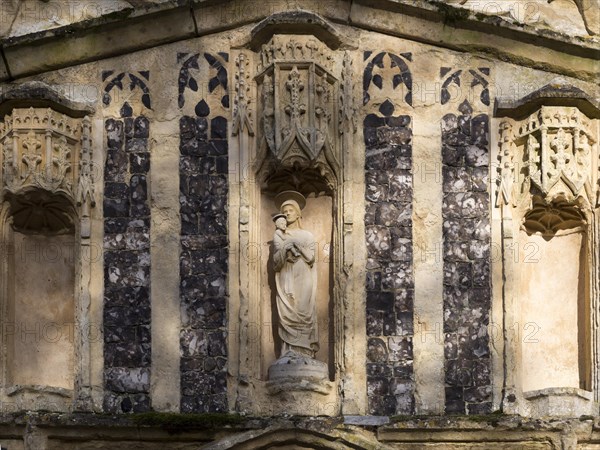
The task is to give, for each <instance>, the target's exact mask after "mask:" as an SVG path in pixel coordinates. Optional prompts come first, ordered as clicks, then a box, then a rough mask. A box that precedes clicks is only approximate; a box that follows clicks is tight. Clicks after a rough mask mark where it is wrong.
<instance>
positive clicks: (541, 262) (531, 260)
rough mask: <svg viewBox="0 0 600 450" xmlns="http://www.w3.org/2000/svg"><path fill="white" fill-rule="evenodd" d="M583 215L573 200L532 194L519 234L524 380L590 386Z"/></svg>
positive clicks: (540, 385) (537, 386)
mask: <svg viewBox="0 0 600 450" xmlns="http://www.w3.org/2000/svg"><path fill="white" fill-rule="evenodd" d="M585 224H586V221H585V217H584V216H583V214H582V213H581V211H580V210H579V208H578V207H577V206H576V205H569V204H567V203H566V202H560V201H555V202H552V203H551V204H545V203H544V202H543V201H542V200H541V199H540V198H534V202H533V207H532V208H531V209H530V210H529V211H528V212H527V213H526V214H525V217H524V222H523V226H522V228H521V231H520V234H519V241H520V249H522V250H523V254H522V255H521V258H520V260H521V261H520V262H521V264H520V270H519V275H520V286H519V294H520V295H519V296H520V298H521V299H522V301H521V307H520V313H521V324H520V326H519V328H520V332H521V333H522V338H521V342H522V347H521V348H522V367H523V371H522V385H523V391H524V392H530V391H537V390H541V389H549V388H576V389H577V388H579V389H584V390H590V389H591V386H590V384H591V383H590V376H591V369H590V357H589V354H590V339H591V336H590V320H589V317H590V314H591V311H590V306H589V291H588V288H587V286H588V284H589V274H588V267H587V258H586V254H587V246H588V244H587V242H588V239H587V232H586V225H585Z"/></svg>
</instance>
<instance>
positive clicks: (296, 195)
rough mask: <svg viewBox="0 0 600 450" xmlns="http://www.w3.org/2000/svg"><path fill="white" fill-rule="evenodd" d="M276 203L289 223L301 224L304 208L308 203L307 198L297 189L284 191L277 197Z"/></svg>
mask: <svg viewBox="0 0 600 450" xmlns="http://www.w3.org/2000/svg"><path fill="white" fill-rule="evenodd" d="M275 203H276V204H277V205H279V212H280V213H281V214H283V215H284V216H285V218H286V220H287V223H288V225H290V224H293V223H295V224H296V225H298V226H300V218H301V217H302V209H303V208H304V206H305V205H306V198H305V197H304V195H302V194H301V193H300V192H297V191H283V192H280V193H279V194H277V196H276V197H275Z"/></svg>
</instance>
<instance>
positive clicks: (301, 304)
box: [273, 191, 319, 358]
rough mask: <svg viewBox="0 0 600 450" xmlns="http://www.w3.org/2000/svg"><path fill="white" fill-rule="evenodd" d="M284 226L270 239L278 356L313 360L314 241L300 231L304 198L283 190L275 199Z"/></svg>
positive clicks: (316, 346)
mask: <svg viewBox="0 0 600 450" xmlns="http://www.w3.org/2000/svg"><path fill="white" fill-rule="evenodd" d="M275 201H276V203H277V204H279V211H280V214H277V215H276V216H275V217H274V219H278V218H279V219H281V218H282V217H285V220H286V223H285V224H283V225H285V226H284V227H282V228H285V230H282V229H281V228H278V230H277V231H276V233H275V236H274V238H273V262H274V267H273V268H274V270H275V283H276V287H277V312H278V315H279V324H278V325H279V337H280V338H281V341H282V349H281V357H283V356H294V355H298V356H300V355H303V356H308V357H309V358H314V356H315V353H316V352H317V351H318V349H319V343H318V342H319V335H318V323H317V307H316V306H317V305H316V293H317V270H316V265H315V250H316V248H315V247H316V245H315V238H314V236H313V234H312V233H311V232H310V231H307V230H304V229H302V223H301V219H302V209H303V208H304V206H305V205H306V199H305V198H304V196H303V195H302V194H300V193H299V192H296V191H284V192H281V193H280V194H278V195H277V197H276V198H275Z"/></svg>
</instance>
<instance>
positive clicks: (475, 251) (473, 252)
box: [468, 241, 490, 260]
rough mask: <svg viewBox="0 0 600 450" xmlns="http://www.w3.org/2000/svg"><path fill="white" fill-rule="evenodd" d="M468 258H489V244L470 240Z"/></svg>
mask: <svg viewBox="0 0 600 450" xmlns="http://www.w3.org/2000/svg"><path fill="white" fill-rule="evenodd" d="M468 254H469V259H486V260H487V259H489V258H490V245H489V243H488V242H486V241H471V242H470V243H469V250H468Z"/></svg>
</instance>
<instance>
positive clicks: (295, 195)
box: [275, 191, 306, 210]
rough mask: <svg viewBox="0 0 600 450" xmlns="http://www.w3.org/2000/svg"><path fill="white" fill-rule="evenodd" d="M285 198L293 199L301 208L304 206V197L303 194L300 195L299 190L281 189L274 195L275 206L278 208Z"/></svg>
mask: <svg viewBox="0 0 600 450" xmlns="http://www.w3.org/2000/svg"><path fill="white" fill-rule="evenodd" d="M287 200H294V201H295V202H296V203H298V206H299V207H300V209H301V210H302V209H304V207H305V206H306V197H304V195H302V194H301V193H300V192H298V191H282V192H280V193H279V194H277V195H276V196H275V206H276V207H277V210H280V209H281V205H283V203H284V202H286V201H287Z"/></svg>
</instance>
